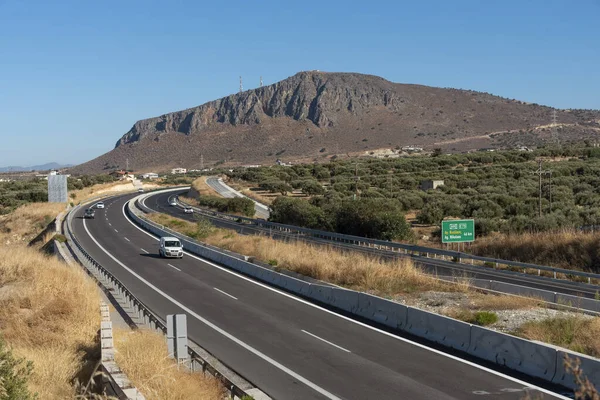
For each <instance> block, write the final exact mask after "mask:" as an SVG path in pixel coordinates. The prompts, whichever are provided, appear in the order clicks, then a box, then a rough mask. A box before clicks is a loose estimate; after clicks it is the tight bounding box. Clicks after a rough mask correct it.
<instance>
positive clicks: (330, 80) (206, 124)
mask: <svg viewBox="0 0 600 400" xmlns="http://www.w3.org/2000/svg"><path fill="white" fill-rule="evenodd" d="M554 110H555V109H553V108H551V107H547V106H541V105H538V104H528V103H524V102H522V101H517V100H511V99H506V98H502V97H499V96H494V95H491V94H488V93H484V92H476V91H471V90H463V89H448V88H436V87H431V86H423V85H415V84H404V83H394V82H390V81H388V80H385V79H384V78H381V77H378V76H374V75H364V74H358V73H338V72H321V71H304V72H300V73H297V74H295V75H293V76H292V77H289V78H287V79H284V80H282V81H280V82H277V83H274V84H272V85H268V86H264V87H260V88H256V89H252V90H247V91H244V92H241V93H237V94H231V95H229V96H225V97H223V98H220V99H217V100H213V101H210V102H207V103H204V104H202V105H200V106H196V107H191V108H188V109H185V110H182V111H176V112H171V113H167V114H163V115H161V116H158V117H153V118H147V119H143V120H140V121H137V122H136V123H135V124H134V125H133V127H132V128H131V129H130V130H129V131H128V132H127V133H125V134H124V135H123V136H122V137H121V138H120V139H119V140H118V141H117V142H116V144H115V148H114V149H113V150H112V151H111V152H109V153H107V154H105V155H103V156H100V157H98V158H97V159H94V160H91V161H90V162H88V163H85V164H83V165H82V166H78V167H75V168H74V169H73V171H74V172H79V171H91V170H94V171H96V172H97V171H99V170H105V169H110V168H112V167H115V166H119V167H123V166H124V163H125V159H129V161H130V165H132V166H133V168H136V169H138V170H142V169H146V168H168V167H172V166H183V167H196V166H199V165H200V164H201V162H200V160H204V161H205V162H207V163H216V162H219V163H223V162H226V163H231V164H243V163H260V162H274V161H275V159H276V158H286V159H310V160H315V161H316V160H319V159H322V158H324V157H327V156H331V155H333V154H344V153H348V152H353V153H356V152H361V151H362V152H364V151H369V150H374V149H380V148H385V147H389V146H392V147H394V146H403V145H408V144H411V145H418V146H422V147H425V148H433V147H446V148H444V150H446V151H466V150H471V149H475V148H481V147H510V146H514V145H517V144H521V145H536V144H540V143H543V142H547V141H548V140H551V139H552V132H551V129H548V125H549V124H550V123H551V121H552V112H553V111H554ZM556 113H557V117H558V121H559V122H560V124H559V125H558V126H557V130H559V131H560V134H561V136H562V137H563V140H565V139H568V140H571V139H584V138H590V137H592V138H593V137H594V136H595V135H597V134H598V133H599V130H600V112H599V111H596V110H556Z"/></svg>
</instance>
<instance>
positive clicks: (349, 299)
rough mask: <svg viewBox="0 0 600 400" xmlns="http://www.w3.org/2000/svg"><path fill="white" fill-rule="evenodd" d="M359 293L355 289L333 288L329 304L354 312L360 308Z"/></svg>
mask: <svg viewBox="0 0 600 400" xmlns="http://www.w3.org/2000/svg"><path fill="white" fill-rule="evenodd" d="M313 286H314V285H313ZM358 295H359V293H358V292H356V291H354V290H348V289H342V288H333V292H332V297H331V302H330V303H329V304H330V305H332V306H334V307H336V308H339V309H340V310H344V311H347V312H349V313H352V314H354V313H355V312H356V310H357V309H358Z"/></svg>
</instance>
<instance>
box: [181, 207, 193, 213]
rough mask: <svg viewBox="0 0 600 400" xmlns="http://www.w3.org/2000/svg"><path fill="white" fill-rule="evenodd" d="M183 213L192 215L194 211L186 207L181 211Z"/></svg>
mask: <svg viewBox="0 0 600 400" xmlns="http://www.w3.org/2000/svg"><path fill="white" fill-rule="evenodd" d="M183 212H184V213H186V214H193V213H194V209H193V208H192V207H186V208H184V209H183Z"/></svg>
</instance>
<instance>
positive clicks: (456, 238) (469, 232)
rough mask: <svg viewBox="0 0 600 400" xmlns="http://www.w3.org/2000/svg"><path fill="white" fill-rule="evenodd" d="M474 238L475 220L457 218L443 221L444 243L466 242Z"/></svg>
mask: <svg viewBox="0 0 600 400" xmlns="http://www.w3.org/2000/svg"><path fill="white" fill-rule="evenodd" d="M474 240H475V220H473V219H457V220H449V221H442V243H464V242H472V241H474ZM459 246H460V245H459ZM459 248H460V247H459Z"/></svg>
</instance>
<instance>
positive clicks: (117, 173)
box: [109, 169, 128, 180]
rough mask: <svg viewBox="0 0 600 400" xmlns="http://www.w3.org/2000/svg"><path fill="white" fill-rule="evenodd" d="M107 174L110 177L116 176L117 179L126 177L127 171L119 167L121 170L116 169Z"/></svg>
mask: <svg viewBox="0 0 600 400" xmlns="http://www.w3.org/2000/svg"><path fill="white" fill-rule="evenodd" d="M109 175H110V176H112V177H114V178H117V179H119V180H123V179H125V178H127V175H128V173H127V171H124V170H122V169H121V170H118V171H113V172H111V173H110V174H109Z"/></svg>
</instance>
